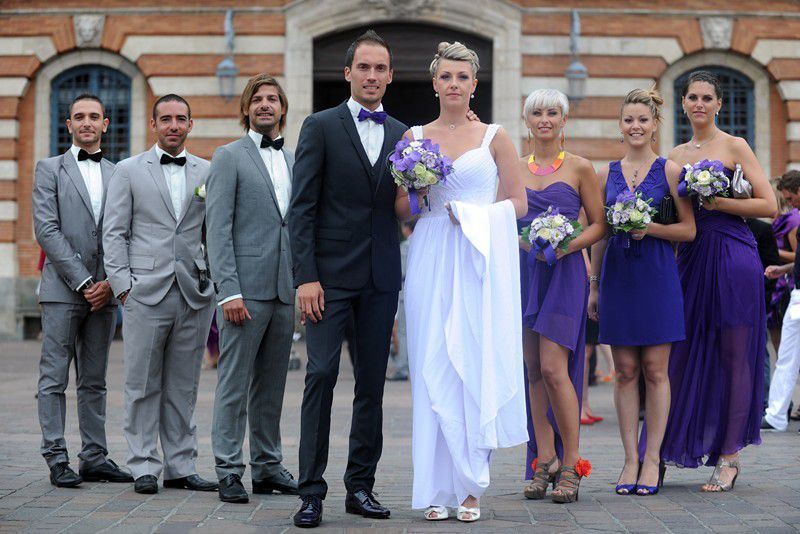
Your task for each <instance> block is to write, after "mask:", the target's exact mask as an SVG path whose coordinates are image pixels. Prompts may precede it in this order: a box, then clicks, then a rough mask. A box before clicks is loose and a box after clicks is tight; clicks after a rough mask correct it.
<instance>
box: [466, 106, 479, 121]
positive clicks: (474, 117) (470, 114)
mask: <svg viewBox="0 0 800 534" xmlns="http://www.w3.org/2000/svg"><path fill="white" fill-rule="evenodd" d="M467 119H468V120H471V121H478V122H481V119H480V117H478V115H476V114H475V112H474V111H472V110H471V109H468V110H467Z"/></svg>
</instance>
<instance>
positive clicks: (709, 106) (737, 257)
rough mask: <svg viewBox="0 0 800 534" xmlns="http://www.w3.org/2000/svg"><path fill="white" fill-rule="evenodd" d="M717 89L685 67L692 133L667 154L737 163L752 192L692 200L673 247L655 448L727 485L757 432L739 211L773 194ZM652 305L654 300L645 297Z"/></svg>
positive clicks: (745, 243) (751, 277)
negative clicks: (675, 334)
mask: <svg viewBox="0 0 800 534" xmlns="http://www.w3.org/2000/svg"><path fill="white" fill-rule="evenodd" d="M722 98H723V95H722V89H721V87H720V85H719V82H718V80H717V78H716V76H714V75H713V74H712V73H709V72H706V71H697V72H693V73H691V74H690V75H689V78H688V80H687V83H686V85H685V87H684V89H683V92H682V106H683V111H684V112H685V113H686V114H687V116H688V117H689V121H690V122H691V125H692V133H693V136H692V138H691V140H690V141H689V142H688V143H685V144H682V145H679V146H677V147H675V148H674V149H673V150H672V151H671V152H670V154H669V159H671V160H672V161H674V162H676V163H678V164H679V165H681V166H683V165H686V164H694V163H696V162H698V161H701V160H704V159H706V160H709V161H718V162H721V163H722V165H724V167H725V168H726V173H727V174H728V176H729V177H730V176H733V169H734V168H735V166H736V165H737V164H740V165H741V166H742V169H743V171H744V175H745V176H746V177H747V180H748V181H749V182H750V184H751V185H752V188H753V195H752V198H739V199H737V198H732V197H731V198H725V197H716V198H714V199H713V200H711V201H706V202H703V203H702V205H700V204H699V203H698V202H697V199H696V197H693V198H692V202H693V204H694V213H695V221H696V224H697V236H696V237H695V240H694V241H693V242H691V243H683V244H681V245H680V246H679V249H678V270H679V273H680V278H681V285H682V287H683V299H684V315H685V321H686V339H685V340H684V341H681V342H678V343H675V344H674V345H673V347H672V353H671V355H670V362H669V376H670V385H671V388H672V403H671V411H670V418H669V422H668V423H667V431H666V435H665V437H664V444H663V446H662V458H663V459H664V460H665V461H667V462H670V463H674V464H677V465H678V466H682V467H692V468H694V467H698V466H700V465H702V464H705V465H707V466H715V469H714V472H713V474H712V475H711V479H710V480H709V481H708V483H707V484H705V485H704V486H703V487H702V489H703V491H712V492H718V491H728V490H731V489H733V486H734V484H735V482H736V477H737V476H738V475H739V472H740V466H739V450H740V449H742V448H744V447H746V446H747V445H749V444H751V443H755V444H758V443H760V442H761V436H760V432H759V426H760V424H761V413H762V409H763V395H764V391H763V389H764V388H763V386H764V384H763V380H764V372H763V370H764V355H765V352H766V347H765V346H764V339H765V337H766V318H765V310H764V282H763V277H764V274H763V269H762V267H761V261H760V260H759V257H758V251H757V249H756V243H755V240H754V238H753V235H752V234H751V233H750V230H749V229H748V227H747V224H746V223H745V222H744V217H773V216H774V214H775V212H776V203H775V194H774V193H773V191H772V187H770V185H769V182H768V181H767V178H766V176H765V175H764V172H763V171H762V169H761V166H760V165H759V163H758V160H757V159H756V157H755V154H753V151H752V150H751V149H750V147H749V146H748V145H747V142H746V141H745V140H744V139H741V138H738V137H733V136H731V135H728V134H727V133H725V132H723V131H721V130H719V128H717V125H716V123H715V121H714V118H715V116H716V114H717V113H718V112H719V110H720V108H721V107H722ZM653 304H654V305H657V304H656V303H653Z"/></svg>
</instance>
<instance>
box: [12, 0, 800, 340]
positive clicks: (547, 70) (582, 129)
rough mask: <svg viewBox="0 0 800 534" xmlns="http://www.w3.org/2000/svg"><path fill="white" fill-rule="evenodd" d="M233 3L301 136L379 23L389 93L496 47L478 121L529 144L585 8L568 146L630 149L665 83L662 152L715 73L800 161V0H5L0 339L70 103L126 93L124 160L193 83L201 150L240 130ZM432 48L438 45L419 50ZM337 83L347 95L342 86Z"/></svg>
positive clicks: (774, 143)
mask: <svg viewBox="0 0 800 534" xmlns="http://www.w3.org/2000/svg"><path fill="white" fill-rule="evenodd" d="M229 9H232V10H233V28H234V31H235V39H234V44H235V54H234V56H233V57H234V60H235V64H236V66H237V67H238V69H239V75H238V77H237V79H236V86H237V90H239V89H241V88H242V87H243V86H244V82H245V80H246V78H247V77H249V76H250V75H253V74H255V73H258V72H269V73H271V74H274V75H276V76H278V78H279V79H280V80H281V82H282V84H283V85H284V88H285V89H286V91H287V93H288V98H289V102H290V111H289V120H288V124H287V130H286V132H285V135H286V137H287V141H288V144H289V145H290V146H292V145H293V144H294V142H295V141H296V139H297V135H298V131H299V127H300V124H301V123H302V120H303V118H304V117H305V116H306V115H307V114H309V113H311V112H312V111H314V110H315V105H317V106H318V105H319V103H320V102H321V100H320V97H324V96H326V94H327V91H329V89H328V87H330V85H324V80H325V71H326V68H327V69H328V70H330V65H320V64H319V63H320V61H318V60H317V61H315V59H319V58H325V57H327V56H326V55H325V53H326V52H325V50H323V49H324V47H325V46H326V42H333V43H336V42H337V41H336V40H335V38H336V36H337V35H339V34H342V33H343V32H353V31H356V29H360V28H364V27H370V26H376V27H378V28H379V29H380V31H386V32H389V34H390V35H393V36H394V37H393V38H392V40H391V44H392V45H393V47H394V48H395V54H396V58H395V59H396V64H397V68H396V76H395V82H396V84H395V86H396V87H390V89H389V92H390V93H391V92H392V91H395V93H396V95H402V97H403V98H405V99H410V98H414V99H415V101H419V99H427V98H429V97H431V90H430V86H429V85H428V83H429V82H426V81H425V74H424V73H425V71H426V70H427V61H429V59H430V55H431V54H432V53H433V51H434V49H433V45H435V42H438V41H439V40H445V39H447V40H450V39H448V36H449V35H450V34H452V33H457V34H458V36H459V38H460V39H463V40H465V41H467V44H468V45H469V44H470V42H469V41H470V36H474V40H475V41H476V42H480V43H484V44H485V49H486V50H487V55H490V56H491V58H490V59H489V58H486V57H482V59H483V60H484V63H485V64H487V65H489V69H488V70H484V71H482V72H481V73H479V88H478V91H479V97H480V98H483V101H482V106H483V107H482V109H484V110H486V111H484V112H482V116H483V118H488V119H491V120H492V121H493V122H497V123H500V124H503V125H504V126H505V127H506V129H508V130H509V131H510V132H511V133H512V134H513V135H514V136H515V138H517V139H519V144H520V145H521V146H522V147H523V148H524V145H525V131H524V127H523V124H522V121H521V119H520V114H521V103H522V100H523V99H524V96H525V95H526V94H527V93H528V92H530V91H531V90H533V89H535V88H539V87H555V88H559V89H562V90H565V89H566V80H565V78H564V71H565V69H566V67H567V65H568V64H569V63H570V59H571V56H570V49H569V45H570V39H569V33H570V12H571V11H572V10H573V9H574V10H577V11H578V12H579V14H580V16H581V38H580V46H579V50H578V52H579V55H580V59H581V61H582V62H583V64H584V65H585V66H586V67H587V68H588V73H589V78H588V80H587V84H586V90H585V95H586V98H585V99H584V100H583V101H582V102H581V103H580V104H579V105H578V106H576V107H575V109H574V110H573V112H572V113H571V116H570V121H569V124H568V126H567V147H568V150H570V151H572V152H574V153H577V154H580V155H583V156H585V157H588V158H590V159H591V160H593V161H595V162H596V163H598V164H600V163H602V162H604V161H608V160H611V159H615V158H618V157H619V156H620V155H621V152H622V147H621V145H620V144H619V142H618V135H619V128H618V126H617V115H618V113H619V106H620V102H621V98H622V96H624V95H625V94H626V93H627V92H628V91H629V90H630V89H632V88H634V87H649V86H651V85H653V84H657V85H658V88H659V89H660V91H661V92H662V94H663V95H664V96H665V97H666V105H665V112H666V113H665V115H666V117H667V119H666V120H665V122H664V124H663V125H662V128H661V131H660V135H659V139H660V140H659V152H661V153H662V154H665V153H666V152H667V151H668V150H669V149H670V148H671V147H672V146H674V144H676V140H678V139H679V138H680V135H681V127H682V126H681V124H680V121H679V117H678V115H679V110H676V101H675V90H676V87H677V85H678V83H679V82H680V77H681V76H682V75H685V74H686V73H687V72H689V71H691V70H693V69H695V68H698V67H708V66H712V67H715V68H718V69H721V70H720V72H722V73H723V74H725V76H726V80H728V81H729V82H730V87H732V88H733V90H734V93H733V96H732V98H731V101H730V102H729V103H728V102H726V104H724V105H725V106H728V107H729V108H730V109H732V111H731V113H730V117H729V119H730V121H731V122H730V124H731V125H734V126H735V127H736V128H739V130H738V131H740V132H742V134H743V135H747V137H748V139H749V140H750V141H751V143H752V145H753V146H754V148H755V151H756V155H757V156H758V158H759V160H760V162H761V164H762V165H763V166H764V168H765V170H766V171H767V174H768V175H771V176H774V175H778V174H781V173H782V172H784V171H785V170H786V169H787V168H792V167H793V168H800V37H798V36H800V1H798V0H772V1H769V2H766V1H762V0H757V1H752V0H750V1H745V0H705V1H704V2H702V3H698V2H696V1H690V0H664V1H662V2H660V3H658V5H656V3H654V2H652V1H643V0H597V1H581V0H562V1H561V2H558V3H556V2H546V1H543V0H515V1H511V0H483V1H481V2H475V1H467V0H293V1H288V0H182V1H181V2H177V1H174V0H135V1H131V0H103V1H102V2H98V1H97V0H58V1H57V0H0V337H20V336H21V335H22V331H23V325H24V317H25V316H31V317H33V316H35V315H36V313H37V312H36V306H35V299H34V297H33V291H34V288H35V285H36V279H37V275H38V273H37V271H36V265H37V260H38V255H39V249H38V246H37V244H36V242H35V239H34V236H33V224H32V218H31V188H32V181H33V169H34V165H35V162H36V160H38V159H41V158H43V157H47V156H49V155H52V153H54V152H56V151H57V150H56V149H57V148H58V146H59V145H58V142H59V139H58V132H57V130H58V126H59V124H63V120H64V118H65V117H60V116H59V114H60V113H59V107H58V99H59V96H61V97H62V99H63V94H67V93H68V91H69V90H74V89H75V88H76V87H80V86H81V84H89V87H93V86H92V85H91V84H93V83H94V84H99V85H96V86H97V87H101V88H105V89H102V90H103V91H106V94H108V95H109V98H111V99H113V98H115V95H116V97H118V99H117V100H118V102H117V104H116V106H117V108H115V109H116V111H115V113H117V115H115V117H116V118H117V126H118V129H117V130H115V134H114V135H115V137H114V139H115V143H116V145H118V146H117V149H118V152H117V153H118V154H120V155H121V156H124V155H127V154H135V153H137V152H140V151H142V150H145V149H146V148H147V147H149V146H150V145H151V144H152V143H153V142H154V137H153V135H152V134H151V133H150V131H149V128H148V125H147V120H148V113H149V110H150V107H151V105H152V103H153V102H154V100H155V99H156V98H157V97H158V96H160V95H163V94H166V93H170V92H176V93H179V94H181V95H183V96H185V97H186V98H187V99H188V100H189V102H190V104H191V106H192V112H193V117H194V119H195V127H194V131H193V132H192V134H191V136H190V138H189V150H190V151H191V152H193V153H195V154H197V155H199V156H202V157H206V158H208V157H210V156H211V154H212V152H213V150H214V148H215V147H217V146H219V145H221V144H223V143H227V142H229V141H230V140H232V139H234V138H236V137H238V136H240V135H241V133H242V131H241V128H240V126H239V124H238V120H237V118H236V112H237V101H236V99H233V100H231V101H226V100H224V99H223V98H222V97H220V96H219V94H220V85H219V81H218V79H217V77H216V75H215V73H216V68H217V65H218V64H219V62H220V61H221V60H222V59H223V58H224V57H225V54H226V39H225V35H224V34H225V30H224V19H225V13H226V11H227V10H229ZM394 27H396V28H399V29H398V31H397V32H394V33H392V32H393V29H392V28H394ZM465 35H466V37H464V36H465ZM331 39H333V41H331ZM420 43H425V46H426V47H427V48H429V50H428V49H427V48H426V51H424V53H421V52H420V46H421V45H420ZM428 43H430V44H431V46H428ZM337 46H339V45H337ZM476 48H477V47H476ZM334 52H336V50H334ZM415 54H416V55H415ZM420 54H422V55H420ZM425 54H427V55H425ZM343 55H344V49H343V48H342V49H341V56H342V60H343ZM418 56H419V57H418ZM412 59H414V61H411V60H412ZM342 62H343V61H342ZM401 65H402V68H401ZM336 68H339V67H338V66H336ZM334 70H335V69H334ZM109 77H111V78H109ZM109 79H113V80H117V81H116V82H115V83H117V85H108V83H110V82H109V81H108V80H109ZM92 80H94V81H92ZM480 80H483V82H484V85H481V84H480ZM104 84H106V85H104ZM335 87H337V88H339V89H341V88H342V87H344V89H343V90H345V91H346V86H344V82H342V85H341V86H338V85H335ZM101 92H102V91H101ZM336 94H338V93H336ZM409 102H412V101H409ZM315 103H316V104H315ZM409 105H412V104H409ZM399 107H401V106H396V108H395V110H393V109H389V111H390V112H394V113H395V114H397V111H396V109H397V108H399ZM401 118H402V117H401Z"/></svg>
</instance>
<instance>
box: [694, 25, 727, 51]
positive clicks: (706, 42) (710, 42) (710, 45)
mask: <svg viewBox="0 0 800 534" xmlns="http://www.w3.org/2000/svg"><path fill="white" fill-rule="evenodd" d="M700 29H701V31H702V33H703V47H704V48H706V50H714V49H716V50H727V49H729V48H730V47H731V38H732V36H733V19H732V18H731V17H702V18H701V19H700Z"/></svg>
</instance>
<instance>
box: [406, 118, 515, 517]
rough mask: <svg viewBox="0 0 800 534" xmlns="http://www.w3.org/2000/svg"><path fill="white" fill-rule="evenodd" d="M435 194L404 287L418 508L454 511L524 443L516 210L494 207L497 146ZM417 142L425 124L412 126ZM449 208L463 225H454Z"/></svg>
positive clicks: (466, 158) (471, 158)
mask: <svg viewBox="0 0 800 534" xmlns="http://www.w3.org/2000/svg"><path fill="white" fill-rule="evenodd" d="M497 129H498V126H497V125H494V124H491V125H489V127H488V128H487V130H486V134H485V136H484V138H483V142H482V143H481V146H480V147H478V148H475V149H472V150H470V151H468V152H466V153H465V154H464V155H462V156H461V157H459V158H458V159H457V160H456V161H455V162H454V163H453V168H454V172H453V173H452V174H451V175H450V176H449V177H448V178H447V182H446V183H442V184H437V185H435V186H433V187H432V188H431V191H430V193H429V195H428V199H429V203H430V206H431V211H428V210H427V209H426V208H424V207H423V213H422V216H421V218H420V219H419V221H418V223H417V225H416V228H415V230H414V233H413V235H412V236H411V242H410V247H409V253H408V270H407V273H406V281H405V287H404V295H405V310H406V320H407V327H408V331H407V332H408V356H409V367H410V371H411V390H412V397H413V428H414V430H413V438H412V443H413V444H412V449H413V450H412V455H413V463H414V487H413V496H412V507H413V508H426V507H427V506H429V505H440V506H451V507H455V506H458V505H459V504H461V503H462V502H463V501H464V499H466V498H467V496H469V495H472V496H474V497H480V496H481V495H482V494H483V492H484V491H485V490H486V488H487V487H488V485H489V460H490V458H491V453H492V451H493V450H494V449H497V448H500V447H511V446H514V445H518V444H520V443H525V442H527V441H528V430H527V416H526V413H525V384H524V376H523V367H522V322H521V321H522V319H521V304H520V287H519V284H520V282H519V280H520V279H519V252H518V243H517V226H516V220H515V214H514V208H513V205H512V204H511V202H510V201H503V202H498V203H495V192H496V184H497V179H498V176H497V166H496V165H495V162H494V159H493V158H492V154H491V152H490V150H489V144H490V143H491V141H492V138H493V137H494V135H495V133H496V132H497ZM412 132H413V134H414V138H415V139H421V138H422V127H420V126H415V127H414V128H412ZM446 202H450V204H451V206H452V208H453V212H454V213H455V215H456V217H457V218H458V220H459V221H460V223H461V224H460V226H457V225H454V224H452V223H451V222H450V219H449V218H448V216H447V211H446V209H445V203H446Z"/></svg>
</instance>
